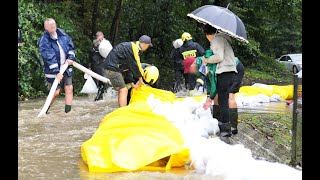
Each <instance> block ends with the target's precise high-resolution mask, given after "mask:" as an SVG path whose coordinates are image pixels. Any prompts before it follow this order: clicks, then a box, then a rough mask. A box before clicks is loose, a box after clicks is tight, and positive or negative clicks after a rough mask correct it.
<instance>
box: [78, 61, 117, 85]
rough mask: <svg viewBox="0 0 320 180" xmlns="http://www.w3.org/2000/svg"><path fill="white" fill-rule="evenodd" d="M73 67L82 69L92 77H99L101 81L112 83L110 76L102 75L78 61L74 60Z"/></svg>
mask: <svg viewBox="0 0 320 180" xmlns="http://www.w3.org/2000/svg"><path fill="white" fill-rule="evenodd" d="M73 67H75V68H77V69H79V70H80V71H82V72H84V73H87V74H89V75H90V76H91V77H94V78H96V79H98V80H99V81H102V82H104V83H107V84H111V82H110V80H109V79H108V78H105V77H103V76H100V75H99V74H97V73H95V72H93V71H91V70H90V69H88V68H86V67H84V66H82V65H81V64H79V63H76V62H73Z"/></svg>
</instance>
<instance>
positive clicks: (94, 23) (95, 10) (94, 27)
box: [91, 0, 99, 37]
mask: <svg viewBox="0 0 320 180" xmlns="http://www.w3.org/2000/svg"><path fill="white" fill-rule="evenodd" d="M98 8H99V0H95V1H94V4H93V9H92V26H91V36H92V37H95V33H96V31H97V18H98V15H99V11H98Z"/></svg>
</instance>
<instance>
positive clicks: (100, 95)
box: [94, 85, 104, 101]
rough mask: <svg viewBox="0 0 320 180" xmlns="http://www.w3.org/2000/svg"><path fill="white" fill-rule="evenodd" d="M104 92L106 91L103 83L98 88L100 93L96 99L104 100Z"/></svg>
mask: <svg viewBox="0 0 320 180" xmlns="http://www.w3.org/2000/svg"><path fill="white" fill-rule="evenodd" d="M103 93H104V86H103V85H100V87H99V90H98V93H97V96H96V98H95V99H94V101H99V100H102V99H103Z"/></svg>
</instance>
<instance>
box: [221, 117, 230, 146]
mask: <svg viewBox="0 0 320 180" xmlns="http://www.w3.org/2000/svg"><path fill="white" fill-rule="evenodd" d="M219 129H220V134H219V139H220V140H221V141H223V142H225V143H227V144H231V141H230V139H229V138H230V136H231V125H230V122H228V123H221V122H219Z"/></svg>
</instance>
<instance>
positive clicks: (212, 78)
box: [196, 49, 239, 99]
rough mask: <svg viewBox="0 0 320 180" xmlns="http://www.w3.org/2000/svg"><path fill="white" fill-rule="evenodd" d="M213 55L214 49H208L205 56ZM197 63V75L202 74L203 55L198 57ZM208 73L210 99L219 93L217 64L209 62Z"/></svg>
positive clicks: (207, 82) (237, 60) (207, 81)
mask: <svg viewBox="0 0 320 180" xmlns="http://www.w3.org/2000/svg"><path fill="white" fill-rule="evenodd" d="M212 55H213V51H212V50H211V49H208V50H206V53H205V55H204V57H205V58H208V57H210V56H212ZM196 63H197V70H198V71H197V75H198V76H200V75H201V73H200V72H199V68H200V67H201V65H202V57H198V58H197V59H196ZM238 63H239V59H238V58H237V57H236V64H238ZM207 68H208V71H209V72H208V73H207V75H206V85H207V95H208V96H210V99H214V97H215V96H216V94H217V76H216V69H217V64H207Z"/></svg>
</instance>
